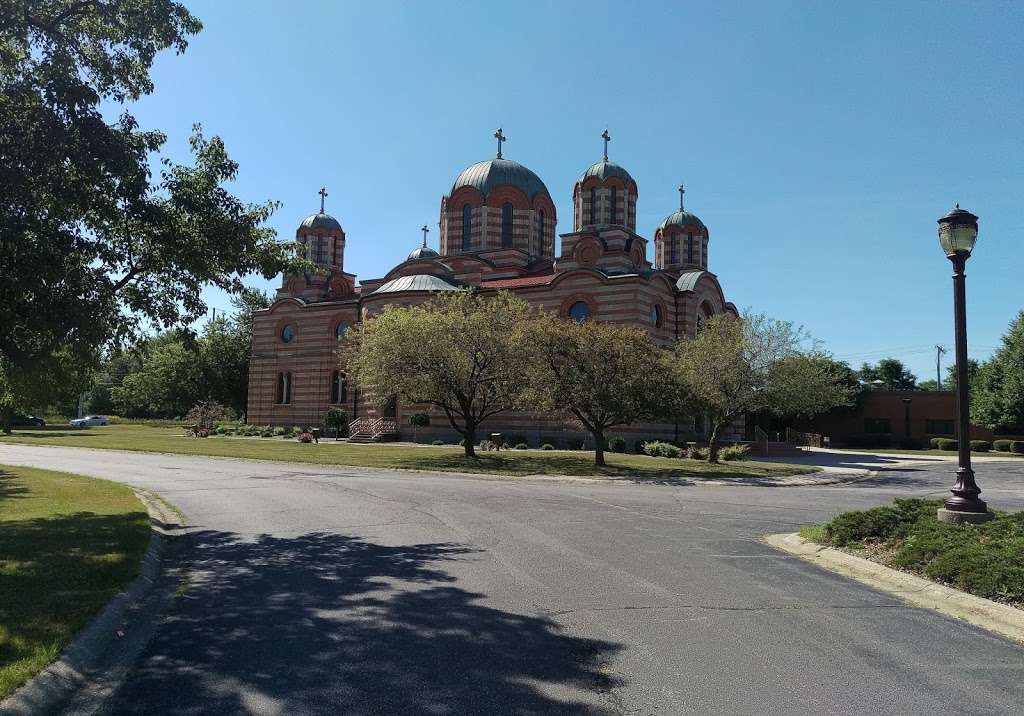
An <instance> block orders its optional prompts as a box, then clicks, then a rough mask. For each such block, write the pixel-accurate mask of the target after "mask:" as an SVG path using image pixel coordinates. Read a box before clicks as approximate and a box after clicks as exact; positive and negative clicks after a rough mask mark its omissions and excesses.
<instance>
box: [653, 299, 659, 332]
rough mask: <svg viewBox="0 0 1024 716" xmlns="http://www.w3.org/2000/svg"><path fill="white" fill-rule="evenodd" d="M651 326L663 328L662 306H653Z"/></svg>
mask: <svg viewBox="0 0 1024 716" xmlns="http://www.w3.org/2000/svg"><path fill="white" fill-rule="evenodd" d="M651 325H652V326H654V327H655V328H661V306H659V305H658V304H656V303H655V304H652V305H651Z"/></svg>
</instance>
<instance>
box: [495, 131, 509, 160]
mask: <svg viewBox="0 0 1024 716" xmlns="http://www.w3.org/2000/svg"><path fill="white" fill-rule="evenodd" d="M494 138H495V139H497V140H498V159H501V143H502V142H504V141H505V140H506V139H508V138H507V137H506V136H505V133H504V132H502V131H501V127H498V131H497V132H495V133H494Z"/></svg>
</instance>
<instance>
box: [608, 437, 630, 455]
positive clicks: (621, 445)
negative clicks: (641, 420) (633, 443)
mask: <svg viewBox="0 0 1024 716" xmlns="http://www.w3.org/2000/svg"><path fill="white" fill-rule="evenodd" d="M608 449H609V450H610V451H611V452H626V440H625V438H620V437H614V438H610V439H609V440H608Z"/></svg>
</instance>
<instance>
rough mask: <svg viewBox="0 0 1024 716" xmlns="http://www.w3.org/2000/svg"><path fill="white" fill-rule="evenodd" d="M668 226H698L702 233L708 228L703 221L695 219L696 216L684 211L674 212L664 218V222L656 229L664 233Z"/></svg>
mask: <svg viewBox="0 0 1024 716" xmlns="http://www.w3.org/2000/svg"><path fill="white" fill-rule="evenodd" d="M669 226H699V227H700V228H702V229H704V231H707V230H708V227H707V226H705V225H704V222H703V221H701V220H700V219H699V218H697V215H696V214H691V213H690V212H688V211H686V210H684V209H680V210H678V211H674V212H672V213H671V214H669V215H668V216H666V217H665V220H664V221H663V222H661V224H659V225H658V229H659V230H661V231H664V230H665V229H666V228H667V227H669Z"/></svg>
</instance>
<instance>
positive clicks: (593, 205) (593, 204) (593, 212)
mask: <svg viewBox="0 0 1024 716" xmlns="http://www.w3.org/2000/svg"><path fill="white" fill-rule="evenodd" d="M590 223H591V224H592V225H593V226H597V189H595V188H594V187H590Z"/></svg>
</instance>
